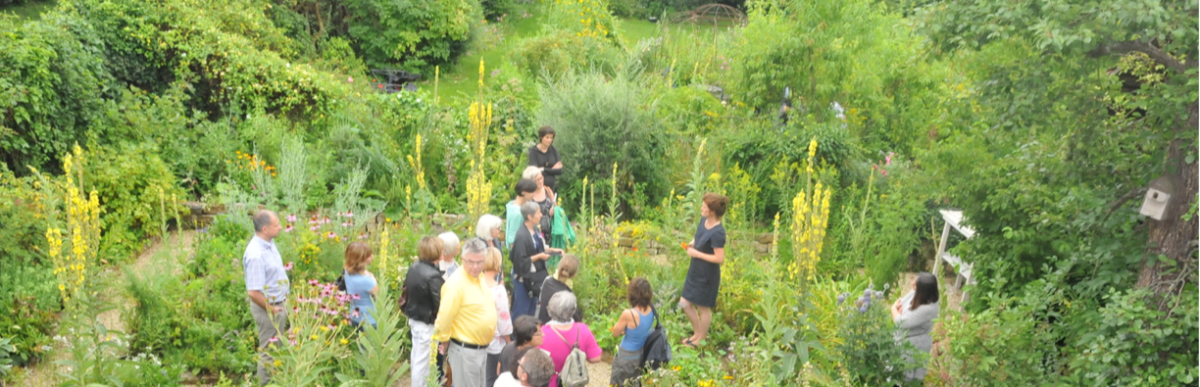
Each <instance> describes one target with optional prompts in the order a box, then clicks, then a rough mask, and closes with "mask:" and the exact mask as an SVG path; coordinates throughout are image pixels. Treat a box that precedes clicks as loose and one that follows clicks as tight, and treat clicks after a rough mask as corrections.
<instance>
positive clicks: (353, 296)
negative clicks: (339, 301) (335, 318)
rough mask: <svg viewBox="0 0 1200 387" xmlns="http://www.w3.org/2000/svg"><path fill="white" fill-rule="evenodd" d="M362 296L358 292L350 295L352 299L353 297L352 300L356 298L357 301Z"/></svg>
mask: <svg viewBox="0 0 1200 387" xmlns="http://www.w3.org/2000/svg"><path fill="white" fill-rule="evenodd" d="M360 298H362V297H360V296H359V295H358V293H354V294H351V295H350V299H351V300H355V301H357V300H359V299H360Z"/></svg>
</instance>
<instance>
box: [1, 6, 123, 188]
mask: <svg viewBox="0 0 1200 387" xmlns="http://www.w3.org/2000/svg"><path fill="white" fill-rule="evenodd" d="M74 24H75V23H73V21H71V20H63V19H59V18H50V20H48V21H26V22H22V21H21V20H20V19H17V18H16V17H14V16H12V15H9V14H7V13H4V14H0V31H6V32H7V33H6V34H5V35H4V36H3V37H0V68H4V69H5V71H3V74H0V85H4V86H3V89H4V90H5V92H3V93H0V159H2V160H3V162H4V163H5V164H7V165H8V166H9V169H11V170H13V171H17V172H19V173H26V172H28V171H27V170H26V168H25V167H26V166H33V167H36V168H39V169H44V168H47V167H48V168H50V170H51V171H54V170H57V166H56V165H54V164H56V163H54V162H53V160H57V158H58V156H59V155H62V154H65V153H67V151H68V150H69V149H70V147H71V145H72V144H74V143H76V142H79V141H82V140H83V137H84V134H85V133H86V132H87V129H88V126H89V125H90V124H91V123H93V122H94V120H96V119H97V118H98V114H99V111H100V106H101V102H102V101H101V97H102V92H103V91H104V90H105V89H106V88H107V87H108V85H109V82H111V79H110V78H109V76H108V73H107V71H106V70H105V68H104V67H103V57H102V56H100V55H99V53H98V51H99V50H100V48H99V47H100V46H101V45H102V43H100V42H97V41H95V40H94V39H76V38H75V37H74V36H73V35H72V34H71V33H70V27H75V25H74Z"/></svg>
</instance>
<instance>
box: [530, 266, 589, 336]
mask: <svg viewBox="0 0 1200 387" xmlns="http://www.w3.org/2000/svg"><path fill="white" fill-rule="evenodd" d="M578 272H579V258H576V257H575V256H574V255H572V254H565V255H563V258H562V261H559V262H558V269H557V270H556V271H555V272H554V276H552V277H546V280H545V281H544V282H542V292H541V295H540V296H539V297H538V309H537V317H538V321H540V322H541V323H542V324H549V323H550V311H549V310H548V309H547V308H548V307H549V306H550V297H554V294H555V293H558V292H569V293H574V292H572V291H571V286H570V285H567V283H568V282H571V280H572V279H574V278H575V273H578ZM582 309H583V308H580V307H576V308H575V315H574V316H572V317H573V318H575V322H583V312H582Z"/></svg>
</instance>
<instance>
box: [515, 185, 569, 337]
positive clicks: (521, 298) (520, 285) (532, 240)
mask: <svg viewBox="0 0 1200 387" xmlns="http://www.w3.org/2000/svg"><path fill="white" fill-rule="evenodd" d="M521 217H522V218H524V220H525V224H524V225H523V227H521V228H519V229H518V230H517V235H516V237H514V238H513V241H512V248H511V250H509V253H508V258H509V259H510V260H512V264H513V273H512V279H513V306H512V316H513V317H514V318H516V317H518V316H536V313H537V305H538V295H539V294H540V293H541V288H542V286H541V285H542V281H545V280H546V276H547V275H548V272H547V271H546V259H547V258H550V254H552V253H556V254H562V250H561V249H556V248H553V247H547V246H546V241H545V240H544V239H542V233H540V232H538V229H537V226H538V223H539V222H541V220H542V209H541V208H540V207H538V205H537V203H533V202H525V204H523V205H521Z"/></svg>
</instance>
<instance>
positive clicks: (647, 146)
mask: <svg viewBox="0 0 1200 387" xmlns="http://www.w3.org/2000/svg"><path fill="white" fill-rule="evenodd" d="M541 99H542V107H541V110H540V111H539V112H538V114H537V117H538V118H537V122H540V123H543V124H545V125H550V126H553V127H555V128H560V130H559V132H558V136H557V137H556V139H555V143H556V145H555V146H556V147H557V148H558V149H559V152H560V153H561V154H562V155H563V159H564V160H565V161H564V162H563V167H564V173H563V177H562V181H564V182H567V184H579V183H578V182H579V181H581V180H583V178H584V177H585V176H591V177H592V179H598V178H600V177H602V176H612V167H613V164H614V163H618V164H619V166H618V169H617V171H618V172H617V173H618V177H617V179H618V185H619V186H620V187H629V186H631V185H632V184H633V182H640V183H646V195H647V196H648V197H649V199H650V201H651V202H657V201H658V199H659V198H661V197H662V196H663V194H665V193H666V191H667V188H668V182H667V181H666V179H665V178H664V176H665V171H664V170H663V168H662V162H661V160H659V159H658V158H657V156H658V155H661V154H663V149H664V148H665V147H666V146H667V144H666V143H665V138H663V136H662V134H661V131H660V130H659V127H658V125H657V123H656V122H655V120H654V119H653V118H652V114H653V112H652V111H651V109H652V103H651V102H650V101H648V98H647V96H645V95H644V94H643V91H642V89H641V88H640V87H638V85H637V84H636V83H635V81H634V80H632V79H629V78H626V77H625V76H617V77H615V78H612V79H606V78H605V77H604V76H603V75H602V74H600V73H597V72H589V73H572V74H569V75H567V76H564V77H563V78H562V79H561V80H559V81H555V82H552V83H551V84H550V85H548V86H546V87H545V88H543V89H542V91H541Z"/></svg>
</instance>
